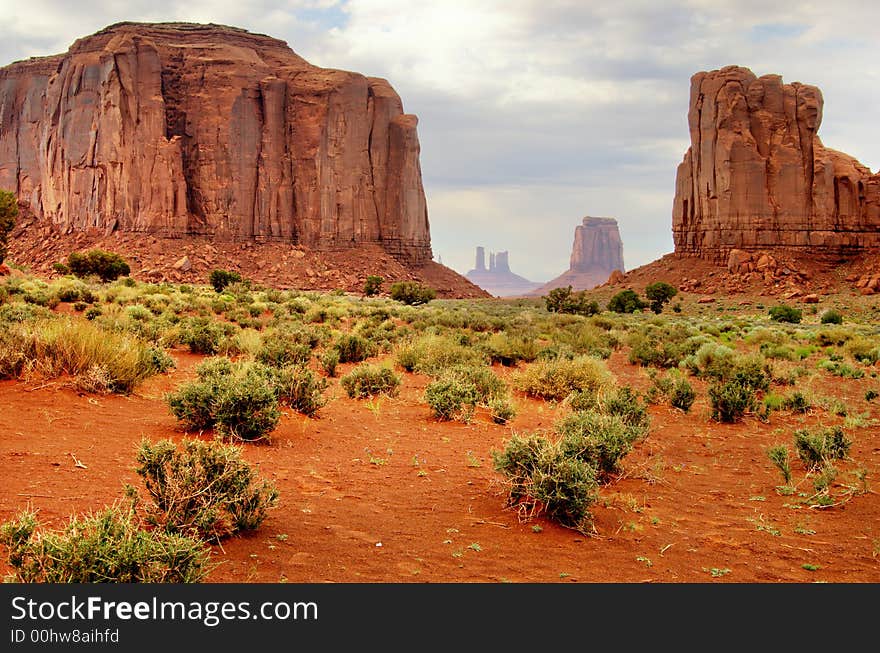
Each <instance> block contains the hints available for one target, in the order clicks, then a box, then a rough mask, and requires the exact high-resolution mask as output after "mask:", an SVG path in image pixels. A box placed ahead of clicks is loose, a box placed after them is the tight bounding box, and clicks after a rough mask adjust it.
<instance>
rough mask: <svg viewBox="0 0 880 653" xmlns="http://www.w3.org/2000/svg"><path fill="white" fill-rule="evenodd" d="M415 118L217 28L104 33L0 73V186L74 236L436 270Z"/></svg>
mask: <svg viewBox="0 0 880 653" xmlns="http://www.w3.org/2000/svg"><path fill="white" fill-rule="evenodd" d="M417 123H418V121H417V119H416V117H415V116H412V115H407V114H404V113H403V107H402V104H401V101H400V98H399V97H398V96H397V94H396V93H395V91H394V90H393V89H392V88H391V86H390V85H389V84H388V82H386V81H385V80H383V79H377V78H368V77H364V76H362V75H360V74H357V73H352V72H345V71H339V70H329V69H323V68H318V67H316V66H313V65H311V64H309V63H308V62H306V61H305V60H304V59H302V58H301V57H299V56H297V55H296V54H295V53H294V52H293V51H292V50H291V49H290V48H288V47H287V45H286V44H285V43H284V42H282V41H279V40H276V39H273V38H270V37H267V36H262V35H257V34H251V33H248V32H246V31H244V30H240V29H236V28H230V27H223V26H217V25H193V24H134V23H123V24H119V25H114V26H111V27H108V28H107V29H105V30H102V31H101V32H98V33H97V34H94V35H92V36H89V37H86V38H83V39H80V40H78V41H76V42H75V43H74V44H73V46H72V47H71V48H70V50H69V51H68V52H67V53H66V54H64V55H59V56H55V57H47V58H42V59H32V60H29V61H24V62H18V63H14V64H11V65H9V66H6V67H5V68H2V69H0V187H2V188H6V189H10V190H15V191H16V192H17V193H18V195H19V199H20V200H21V201H24V202H26V203H27V204H28V205H29V207H30V209H31V211H33V213H34V214H35V215H36V216H37V218H38V219H39V220H41V221H48V222H51V223H52V224H54V225H55V226H56V227H57V228H58V229H60V230H61V231H63V232H66V233H70V232H74V231H82V230H85V229H88V228H98V229H102V230H105V231H107V232H112V231H113V230H119V231H122V232H150V233H154V234H158V235H164V236H183V235H187V234H198V235H208V236H211V237H212V238H213V239H215V240H217V241H235V240H251V239H253V240H258V241H259V240H278V241H287V242H291V243H296V244H302V245H305V246H309V247H315V248H336V247H351V246H353V245H356V244H358V243H377V244H379V245H381V246H382V248H383V249H385V251H387V252H389V253H391V254H394V255H395V256H397V257H399V258H401V259H402V260H405V261H407V262H410V263H415V264H421V263H425V262H428V261H430V260H431V247H430V233H429V226H428V215H427V207H426V202H425V194H424V190H423V188H422V181H421V171H420V167H419V141H418V136H417V131H416V126H417Z"/></svg>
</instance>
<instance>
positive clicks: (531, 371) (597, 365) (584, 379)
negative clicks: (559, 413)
mask: <svg viewBox="0 0 880 653" xmlns="http://www.w3.org/2000/svg"><path fill="white" fill-rule="evenodd" d="M613 382H614V377H613V376H612V375H611V372H609V371H608V367H607V366H606V365H605V363H604V362H602V361H601V360H598V359H596V358H592V357H589V356H579V357H577V358H574V359H571V360H565V359H558V360H552V361H536V362H534V363H531V364H530V365H528V366H526V367H525V368H524V369H522V370H518V371H517V372H515V373H514V374H513V377H512V383H513V387H514V388H516V389H517V390H519V391H520V392H523V393H525V394H527V395H529V396H532V397H539V398H542V399H550V400H555V401H562V400H563V399H565V398H566V397H568V395H570V394H571V393H572V392H575V391H583V392H592V393H596V394H598V393H599V391H600V390H602V389H603V388H605V387H607V386H609V385H611V384H612V383H613Z"/></svg>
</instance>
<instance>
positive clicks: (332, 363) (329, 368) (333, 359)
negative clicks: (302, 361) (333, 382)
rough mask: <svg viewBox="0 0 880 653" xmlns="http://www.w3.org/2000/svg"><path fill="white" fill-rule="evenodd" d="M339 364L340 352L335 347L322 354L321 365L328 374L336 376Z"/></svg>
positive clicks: (331, 376)
mask: <svg viewBox="0 0 880 653" xmlns="http://www.w3.org/2000/svg"><path fill="white" fill-rule="evenodd" d="M338 365H339V352H338V351H336V350H335V349H328V350H327V351H325V352H324V353H323V354H321V367H322V368H324V371H325V372H326V373H327V376H329V377H330V378H333V377H334V376H336V368H337V366H338Z"/></svg>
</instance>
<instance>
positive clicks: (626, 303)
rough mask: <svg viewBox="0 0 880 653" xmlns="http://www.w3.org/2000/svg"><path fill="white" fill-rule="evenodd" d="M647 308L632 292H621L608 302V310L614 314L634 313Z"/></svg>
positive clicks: (636, 294)
mask: <svg viewBox="0 0 880 653" xmlns="http://www.w3.org/2000/svg"><path fill="white" fill-rule="evenodd" d="M647 307H648V304H646V303H645V302H644V301H642V298H641V297H639V295H638V293H636V292H635V291H634V290H621V291H620V292H619V293H617V294H616V295H614V296H613V297H612V298H611V299H610V300H609V301H608V310H609V311H613V312H615V313H635V312H636V311H641V310H642V309H644V308H647Z"/></svg>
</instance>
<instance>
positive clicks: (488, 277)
mask: <svg viewBox="0 0 880 653" xmlns="http://www.w3.org/2000/svg"><path fill="white" fill-rule="evenodd" d="M465 277H467V279H468V280H469V281H471V282H472V283H475V284H476V285H478V286H479V287H480V288H482V289H483V290H485V291H486V292H488V293H490V294H492V295H495V296H496V297H518V296H522V295H527V294H529V293H530V292H532V291H533V290H535V289H536V288H538V287H539V286H540V285H541V284H540V283H537V282H535V281H529V280H528V279H526V278H525V277H521V276H520V275H518V274H514V273H513V272H511V271H510V263H509V260H508V252H490V253H489V266H488V267H486V250H485V249H484V248H482V247H477V251H476V257H475V263H474V269H473V270H470V271H469V272H468V273H467V274H466V275H465Z"/></svg>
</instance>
